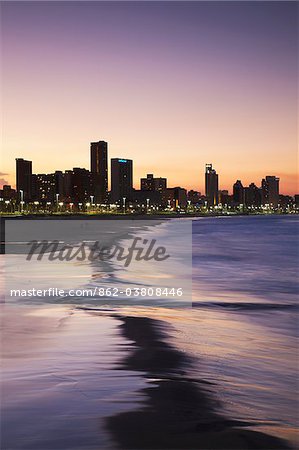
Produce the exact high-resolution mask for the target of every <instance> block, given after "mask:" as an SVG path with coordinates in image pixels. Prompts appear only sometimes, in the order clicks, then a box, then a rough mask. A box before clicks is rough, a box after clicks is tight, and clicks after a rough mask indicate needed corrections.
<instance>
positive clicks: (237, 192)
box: [233, 180, 245, 205]
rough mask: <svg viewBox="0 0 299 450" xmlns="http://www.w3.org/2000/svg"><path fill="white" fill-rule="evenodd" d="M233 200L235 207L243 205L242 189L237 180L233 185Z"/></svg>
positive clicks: (240, 183) (239, 181)
mask: <svg viewBox="0 0 299 450" xmlns="http://www.w3.org/2000/svg"><path fill="white" fill-rule="evenodd" d="M233 200H234V203H236V204H237V205H241V204H244V202H245V199H244V187H243V184H242V182H241V180H237V181H236V182H235V184H234V185H233Z"/></svg>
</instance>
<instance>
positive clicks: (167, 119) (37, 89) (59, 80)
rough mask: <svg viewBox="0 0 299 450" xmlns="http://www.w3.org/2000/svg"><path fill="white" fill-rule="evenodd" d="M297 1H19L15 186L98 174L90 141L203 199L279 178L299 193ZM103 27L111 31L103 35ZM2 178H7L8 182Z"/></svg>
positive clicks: (12, 12)
mask: <svg viewBox="0 0 299 450" xmlns="http://www.w3.org/2000/svg"><path fill="white" fill-rule="evenodd" d="M296 9H297V5H296V4H295V2H284V3H282V2H279V3H278V2H251V3H248V2H242V3H241V2H229V3H228V2H224V4H221V3H219V2H211V3H207V2H187V3H185V4H183V3H182V2H175V3H174V2H173V3H167V4H166V3H164V4H163V3H159V2H155V3H154V2H152V3H150V2H146V3H127V2H124V3H115V4H114V3H113V2H112V3H105V2H84V4H82V3H81V2H42V3H39V2H32V3H28V2H5V3H3V5H2V10H3V18H4V20H3V30H2V34H3V46H2V47H3V56H2V60H3V87H4V93H3V112H4V114H3V119H4V120H3V149H4V151H3V155H2V161H1V175H0V178H1V179H2V184H7V183H8V184H11V185H14V184H15V183H14V178H15V171H14V159H15V157H19V156H20V155H22V156H23V157H24V158H25V159H28V160H32V161H34V172H35V173H45V172H46V173H50V172H53V171H54V170H55V169H60V170H63V171H64V170H67V169H69V168H70V166H72V161H74V160H75V161H76V166H78V167H88V157H87V148H88V147H87V145H86V142H90V140H96V139H97V138H98V136H99V135H100V136H104V138H105V139H106V140H107V141H108V142H112V143H113V145H112V148H111V154H113V155H115V156H121V155H124V156H126V157H127V158H128V159H132V160H134V161H137V165H136V167H135V170H134V187H136V188H137V187H138V185H139V179H140V178H142V177H143V176H144V175H145V174H146V173H147V172H148V171H150V172H153V173H155V174H156V176H161V177H163V176H167V179H168V180H169V184H171V185H172V186H178V185H180V186H184V187H185V188H187V189H188V190H190V189H196V190H200V191H203V190H204V182H203V178H202V176H201V170H202V169H201V168H203V167H204V165H205V164H206V163H207V162H210V161H212V162H213V164H214V165H215V167H216V168H217V171H218V172H219V173H221V188H222V189H231V186H232V185H233V183H234V182H235V181H236V179H239V178H241V180H242V182H243V184H249V183H251V182H252V181H254V182H255V183H256V184H259V183H260V180H261V179H262V178H263V177H264V175H265V174H273V175H276V176H277V177H279V178H280V180H281V191H282V192H283V193H284V194H290V195H294V194H296V193H297V192H298V186H297V65H296V63H297V52H296V50H297V35H296V32H297V25H296ZM99 23H100V26H99ZM0 181H1V180H0Z"/></svg>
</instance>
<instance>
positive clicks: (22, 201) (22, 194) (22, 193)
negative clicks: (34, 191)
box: [20, 189, 24, 213]
mask: <svg viewBox="0 0 299 450" xmlns="http://www.w3.org/2000/svg"><path fill="white" fill-rule="evenodd" d="M20 194H21V213H22V212H23V205H24V191H23V190H22V189H20Z"/></svg>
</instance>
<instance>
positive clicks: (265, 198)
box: [262, 175, 279, 208]
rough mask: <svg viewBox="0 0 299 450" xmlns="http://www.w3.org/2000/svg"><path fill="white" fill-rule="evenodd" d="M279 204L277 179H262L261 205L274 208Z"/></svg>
mask: <svg viewBox="0 0 299 450" xmlns="http://www.w3.org/2000/svg"><path fill="white" fill-rule="evenodd" d="M278 203H279V178H277V177H275V176H272V175H271V176H266V178H263V179H262V204H263V205H270V206H272V207H274V208H276V207H277V206H278Z"/></svg>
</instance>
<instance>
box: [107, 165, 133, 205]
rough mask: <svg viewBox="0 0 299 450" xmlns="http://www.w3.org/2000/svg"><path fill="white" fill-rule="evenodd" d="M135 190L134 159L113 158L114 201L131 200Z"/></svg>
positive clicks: (112, 187) (112, 192) (112, 182)
mask: <svg viewBox="0 0 299 450" xmlns="http://www.w3.org/2000/svg"><path fill="white" fill-rule="evenodd" d="M132 192H133V161H132V160H131V159H124V158H112V159H111V194H110V197H111V199H110V201H111V202H112V203H116V202H123V201H124V200H123V199H124V198H125V199H126V200H125V201H130V200H131V198H132Z"/></svg>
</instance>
